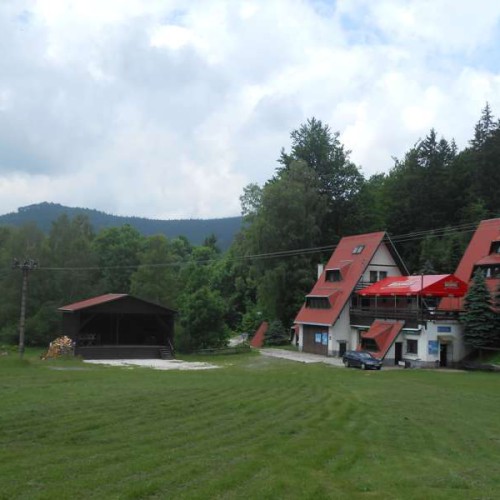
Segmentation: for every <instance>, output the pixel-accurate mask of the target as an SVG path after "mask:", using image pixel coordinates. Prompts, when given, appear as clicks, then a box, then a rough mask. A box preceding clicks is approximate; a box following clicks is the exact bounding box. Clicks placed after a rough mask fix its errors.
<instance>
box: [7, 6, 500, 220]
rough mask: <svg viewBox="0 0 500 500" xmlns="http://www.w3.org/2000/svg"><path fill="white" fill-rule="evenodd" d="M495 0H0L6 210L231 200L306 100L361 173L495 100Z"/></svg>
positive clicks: (263, 172)
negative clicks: (336, 135) (50, 203)
mask: <svg viewBox="0 0 500 500" xmlns="http://www.w3.org/2000/svg"><path fill="white" fill-rule="evenodd" d="M499 20H500V3H499V2H497V1H496V0H491V1H487V0H483V1H480V2H474V3H473V2H468V1H465V0H464V1H457V0H454V1H452V0H434V1H424V0H414V1H403V0H380V1H377V2H374V1H371V0H338V1H337V2H333V1H331V2H330V1H326V0H325V1H324V2H321V1H319V0H314V1H313V0H311V1H305V0H303V1H301V0H291V1H278V0H276V1H272V0H262V1H246V2H228V1H219V0H213V1H212V0H203V1H202V0H199V1H192V2H181V1H180V0H179V1H177V0H160V1H155V2H145V1H143V0H99V1H97V0H32V1H31V0H11V1H9V2H1V3H0V47H1V48H2V57H1V58H0V213H5V212H8V211H12V210H15V209H16V208H17V207H19V206H22V205H26V204H30V203H37V202H40V201H53V202H60V203H63V204H67V205H71V206H86V207H89V208H97V209H101V210H105V211H109V212H112V213H115V214H124V215H140V216H147V217H156V218H177V217H203V218H206V217H219V216H229V215H236V214H238V213H239V199H238V198H239V195H240V194H241V192H242V188H243V186H244V185H245V184H247V183H249V182H259V183H262V182H264V181H265V180H267V179H268V178H269V177H270V176H271V175H272V173H273V171H274V168H275V167H276V159H277V157H278V156H279V151H280V148H281V147H282V146H284V147H285V148H288V147H289V134H290V132H291V131H292V130H293V129H295V128H297V127H298V126H299V125H300V124H301V123H303V122H304V121H305V120H306V119H307V118H309V117H312V116H315V117H317V118H319V119H321V120H323V121H324V122H326V123H328V124H329V125H330V126H331V127H332V129H333V130H339V131H340V132H341V139H342V140H343V142H344V143H345V144H346V146H347V147H348V148H349V149H351V150H352V159H353V160H354V161H355V162H356V163H357V164H359V165H360V166H361V167H362V170H363V172H364V173H365V175H370V174H372V173H375V172H380V171H387V170H388V169H389V168H390V167H391V166H392V160H391V157H392V156H401V155H402V154H404V152H405V151H407V150H408V148H409V147H411V146H412V145H413V144H414V143H415V142H416V140H418V138H419V137H424V136H425V135H426V134H427V132H428V131H429V129H430V128H431V127H435V128H436V129H437V131H438V133H440V134H443V135H444V136H445V137H446V138H448V139H451V138H452V137H454V138H455V139H456V140H457V143H458V145H459V146H460V147H463V146H465V145H466V144H467V141H468V140H469V139H470V138H471V135H472V128H473V125H474V123H475V122H476V121H477V119H478V118H479V113H480V110H481V108H482V107H483V106H484V104H485V102H486V101H489V102H490V104H491V106H492V108H493V111H494V112H495V113H497V114H500V64H499V61H500V58H499V57H498V56H499V50H498V47H500V44H499V42H500V28H499Z"/></svg>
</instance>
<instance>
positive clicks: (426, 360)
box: [384, 320, 467, 368]
mask: <svg viewBox="0 0 500 500" xmlns="http://www.w3.org/2000/svg"><path fill="white" fill-rule="evenodd" d="M444 330H446V331H444ZM408 340H416V341H417V342H418V352H417V353H416V354H414V353H409V352H408ZM396 342H402V343H403V359H402V361H407V362H409V364H410V366H411V367H414V368H418V367H431V368H434V367H437V366H439V364H440V357H441V345H442V344H446V346H447V348H446V351H447V352H446V354H447V356H446V361H447V363H446V365H447V366H453V365H455V364H456V363H458V362H459V361H461V360H462V359H463V358H464V357H465V356H466V354H467V349H466V348H465V345H464V342H463V327H462V325H461V324H460V323H459V322H458V321H456V320H450V321H428V322H427V324H426V325H422V326H421V329H420V333H419V332H415V331H408V330H404V329H403V330H402V331H401V333H400V334H399V335H398V336H397V338H396V340H395V341H394V343H393V345H392V346H391V348H390V349H389V351H388V352H387V354H386V356H385V358H384V361H385V364H387V365H392V364H394V359H395V347H394V344H395V343H396Z"/></svg>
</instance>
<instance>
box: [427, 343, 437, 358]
mask: <svg viewBox="0 0 500 500" xmlns="http://www.w3.org/2000/svg"><path fill="white" fill-rule="evenodd" d="M427 352H428V353H429V354H430V355H434V356H437V354H438V352H439V342H438V341H437V340H429V343H428V347H427Z"/></svg>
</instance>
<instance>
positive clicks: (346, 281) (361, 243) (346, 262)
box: [295, 232, 406, 326]
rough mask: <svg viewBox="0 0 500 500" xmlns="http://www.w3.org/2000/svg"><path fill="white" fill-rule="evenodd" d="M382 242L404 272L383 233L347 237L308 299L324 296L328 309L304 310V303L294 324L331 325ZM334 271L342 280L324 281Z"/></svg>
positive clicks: (399, 260)
mask: <svg viewBox="0 0 500 500" xmlns="http://www.w3.org/2000/svg"><path fill="white" fill-rule="evenodd" d="M383 242H385V243H386V245H387V248H388V249H389V251H390V252H391V254H392V255H393V257H394V259H395V261H396V262H397V263H398V265H399V267H400V269H401V271H402V272H405V271H406V268H405V267H404V264H403V263H402V261H401V259H400V257H399V255H398V254H397V252H396V250H395V248H394V247H393V245H392V242H391V241H390V239H389V238H388V237H387V235H386V233H385V232H377V233H368V234H359V235H355V236H346V237H344V238H342V239H341V240H340V242H339V244H338V245H337V247H336V248H335V251H334V252H333V253H332V255H331V257H330V260H329V261H328V263H327V264H326V266H325V269H324V271H323V272H322V273H321V276H320V277H319V278H318V281H317V282H316V284H315V285H314V287H313V289H312V290H311V292H310V294H309V295H308V297H312V296H314V297H327V298H328V300H329V303H330V307H329V308H328V309H313V308H307V307H306V306H305V304H304V305H303V306H302V308H301V309H300V311H299V313H298V314H297V317H296V318H295V323H301V324H314V325H328V326H330V325H333V324H334V323H335V321H336V320H337V318H338V317H339V315H340V313H341V312H342V309H343V308H344V306H345V304H346V303H347V301H348V300H349V297H350V296H351V294H352V293H353V291H354V289H355V287H356V285H357V283H358V281H359V280H360V278H361V276H362V275H363V273H364V272H365V270H366V268H367V267H368V264H369V263H370V261H371V260H372V259H373V256H374V255H375V253H376V251H377V249H378V248H379V247H380V245H381V244H382V243H383ZM335 270H338V271H339V272H340V276H341V280H340V281H327V279H326V276H327V273H328V272H332V271H335Z"/></svg>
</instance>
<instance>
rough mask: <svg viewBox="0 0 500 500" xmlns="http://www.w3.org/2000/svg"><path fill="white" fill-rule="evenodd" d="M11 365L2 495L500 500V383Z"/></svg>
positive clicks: (261, 370)
mask: <svg viewBox="0 0 500 500" xmlns="http://www.w3.org/2000/svg"><path fill="white" fill-rule="evenodd" d="M209 360H210V361H212V360H213V362H214V363H217V364H220V365H221V366H222V367H221V368H220V369H217V370H211V371H199V372H165V371H163V372H162V371H154V370H150V369H145V368H134V369H127V368H109V367H101V366H93V365H86V364H83V363H80V362H78V361H72V362H68V361H58V362H42V361H39V360H38V359H37V358H36V356H34V355H33V353H32V354H31V355H30V356H27V359H25V360H24V361H22V362H21V361H18V360H17V359H16V358H15V355H10V356H3V357H2V358H0V387H1V391H0V394H1V399H0V450H1V451H0V498H2V499H9V500H11V499H15V498H26V499H30V500H31V499H41V498H44V499H78V498H106V499H107V498H120V499H122V498H123V499H132V498H141V499H142V498H161V499H163V498H176V499H177V498H199V499H206V498H223V499H231V498H259V499H266V498H269V499H271V498H272V499H275V498H287V499H288V498H290V499H293V498H310V499H321V498H335V499H337V498H367V499H392V498H398V499H412V498H422V499H439V498H453V499H461V498H463V499H497V498H500V377H499V376H498V375H497V374H492V373H461V372H442V371H441V372H439V371H436V372H434V371H424V370H386V371H384V370H382V371H381V372H362V371H359V370H353V369H350V370H347V369H343V368H334V367H331V366H327V365H305V364H301V363H294V362H288V361H284V360H279V359H270V358H266V357H264V356H259V355H258V354H254V353H251V354H245V355H238V356H226V357H221V356H218V357H214V358H211V359H209Z"/></svg>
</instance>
